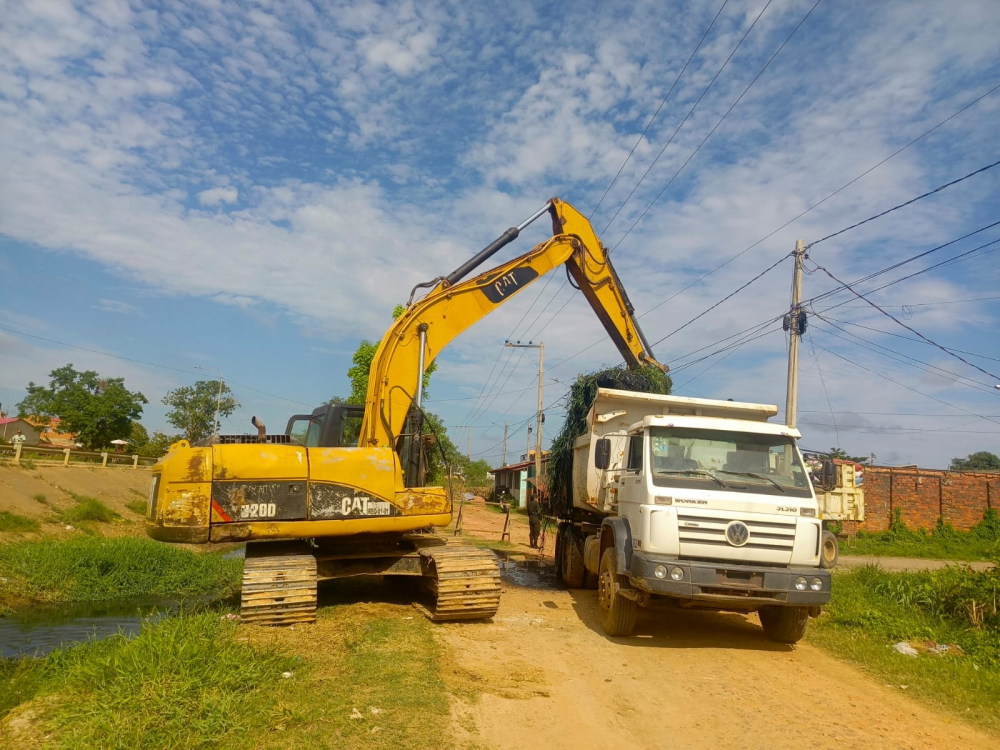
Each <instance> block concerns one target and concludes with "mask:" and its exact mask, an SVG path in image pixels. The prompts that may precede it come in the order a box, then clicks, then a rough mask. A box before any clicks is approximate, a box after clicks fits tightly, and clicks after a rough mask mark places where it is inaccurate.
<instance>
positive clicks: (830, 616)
mask: <svg viewBox="0 0 1000 750" xmlns="http://www.w3.org/2000/svg"><path fill="white" fill-rule="evenodd" d="M833 591H834V595H833V601H832V602H831V603H830V605H829V606H828V607H827V608H826V610H825V612H824V614H823V615H822V616H821V617H820V618H819V619H817V620H815V621H814V622H813V624H812V625H810V629H809V634H808V639H809V640H810V641H811V642H813V643H815V644H818V645H819V646H821V647H823V648H825V649H827V650H829V651H832V652H833V653H834V654H836V655H837V656H840V657H841V658H844V659H846V660H848V661H850V662H853V663H854V664H857V665H858V666H860V667H861V668H862V669H863V670H865V671H866V672H869V673H871V674H873V675H875V676H876V677H878V678H879V679H880V680H882V681H884V682H886V683H889V684H890V685H893V686H903V685H905V686H906V692H907V693H908V694H910V695H913V696H916V697H918V698H920V699H922V700H925V701H927V702H929V703H933V704H936V705H937V706H939V707H941V708H943V709H945V710H947V711H950V712H951V713H953V714H955V715H956V716H960V717H962V718H964V719H967V720H970V721H972V722H974V723H976V724H979V725H980V726H982V727H984V728H986V729H987V730H989V731H992V732H994V733H996V734H1000V714H998V713H997V711H996V706H997V705H1000V615H998V601H1000V571H997V570H993V571H987V572H978V573H977V572H975V571H971V570H969V569H968V568H962V567H958V566H954V567H950V568H946V569H944V570H937V571H929V572H920V573H887V572H885V571H883V570H881V569H880V568H878V567H877V566H864V567H861V568H857V569H854V570H852V571H850V572H846V573H839V572H838V573H836V574H835V580H834V584H833ZM900 641H907V642H910V643H912V644H915V645H917V646H918V647H919V646H923V645H925V644H926V643H927V642H930V641H933V642H935V643H943V644H951V643H955V644H958V645H959V646H960V647H961V648H962V649H963V651H964V655H955V654H949V655H947V656H936V655H930V654H922V655H921V656H919V657H917V658H910V657H906V656H903V655H901V654H898V653H896V652H895V651H894V650H893V649H892V646H893V644H895V643H898V642H900Z"/></svg>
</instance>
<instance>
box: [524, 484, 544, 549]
mask: <svg viewBox="0 0 1000 750" xmlns="http://www.w3.org/2000/svg"><path fill="white" fill-rule="evenodd" d="M527 510H528V543H529V544H530V545H531V548H532V549H535V548H537V547H538V535H539V534H540V533H541V531H542V508H541V505H540V504H539V502H538V491H537V490H535V491H533V492H531V493H530V494H529V495H528V506H527Z"/></svg>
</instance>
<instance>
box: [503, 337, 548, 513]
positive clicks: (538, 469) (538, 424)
mask: <svg viewBox="0 0 1000 750" xmlns="http://www.w3.org/2000/svg"><path fill="white" fill-rule="evenodd" d="M505 346H509V347H511V348H514V349H537V350H538V413H537V414H536V415H535V416H536V421H535V491H536V496H537V491H538V483H539V482H540V481H541V479H542V388H543V384H544V382H545V381H544V373H545V342H543V341H539V342H538V343H537V344H534V343H532V342H530V341H529V342H528V343H527V344H522V343H521V342H518V343H516V344H512V343H510V342H509V341H508V342H506V344H505ZM528 451H529V452H530V451H531V428H530V427H529V428H528Z"/></svg>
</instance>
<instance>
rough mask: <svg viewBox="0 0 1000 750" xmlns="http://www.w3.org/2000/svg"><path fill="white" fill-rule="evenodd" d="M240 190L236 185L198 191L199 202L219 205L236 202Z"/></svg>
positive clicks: (206, 204) (205, 204)
mask: <svg viewBox="0 0 1000 750" xmlns="http://www.w3.org/2000/svg"><path fill="white" fill-rule="evenodd" d="M238 196H239V192H238V191H237V190H236V188H234V187H217V188H210V189H208V190H202V191H201V192H200V193H198V202H199V203H200V204H201V205H203V206H217V205H219V204H220V203H236V199H237V197H238Z"/></svg>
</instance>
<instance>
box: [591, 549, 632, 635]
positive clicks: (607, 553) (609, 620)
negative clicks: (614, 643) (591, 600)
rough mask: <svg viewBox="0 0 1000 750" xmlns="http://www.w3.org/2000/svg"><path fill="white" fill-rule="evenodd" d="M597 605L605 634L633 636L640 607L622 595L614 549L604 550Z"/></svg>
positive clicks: (598, 580)
mask: <svg viewBox="0 0 1000 750" xmlns="http://www.w3.org/2000/svg"><path fill="white" fill-rule="evenodd" d="M597 605H598V607H599V608H600V611H601V627H603V628H604V632H605V633H607V634H608V635H611V636H625V635H632V631H633V630H635V618H636V615H637V613H638V609H639V605H638V604H637V603H636V602H634V601H633V600H631V599H627V598H626V597H624V596H622V595H621V576H619V574H618V566H617V565H616V564H615V550H614V548H608V549H606V550H604V554H603V555H602V556H601V571H600V575H599V577H598V579H597Z"/></svg>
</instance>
